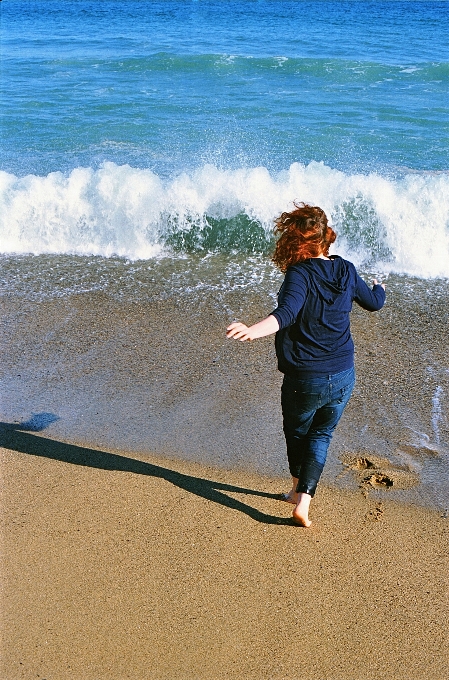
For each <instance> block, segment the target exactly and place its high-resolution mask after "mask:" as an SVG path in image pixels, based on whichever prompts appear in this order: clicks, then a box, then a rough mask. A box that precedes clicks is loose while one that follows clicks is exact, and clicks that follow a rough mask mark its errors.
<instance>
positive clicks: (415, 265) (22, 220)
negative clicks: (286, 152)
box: [0, 162, 449, 278]
mask: <svg viewBox="0 0 449 680" xmlns="http://www.w3.org/2000/svg"><path fill="white" fill-rule="evenodd" d="M293 201H305V202H309V203H313V204H315V205H320V206H321V207H323V209H324V210H325V211H326V212H327V214H328V215H329V217H330V219H331V221H332V223H333V225H334V227H335V229H336V230H337V232H338V235H339V239H338V242H337V246H338V247H336V251H337V252H339V253H340V254H342V255H344V256H346V257H348V258H350V259H352V260H353V261H354V262H355V264H356V265H358V266H360V265H364V266H369V267H380V268H382V271H385V272H394V273H404V274H409V275H412V276H418V277H424V278H428V277H448V276H449V174H447V173H424V172H422V173H410V174H406V175H405V176H403V177H401V178H396V179H392V178H387V177H382V176H380V175H377V174H369V175H362V174H353V175H350V174H346V173H344V172H341V171H339V170H335V169H333V168H330V167H328V166H326V165H324V164H323V163H316V162H313V163H310V164H309V165H302V164H300V163H294V164H293V165H291V166H290V168H289V169H288V170H286V171H283V172H280V173H278V174H276V175H274V174H270V172H269V171H268V169H267V168H265V167H256V168H240V169H237V170H223V169H219V168H217V167H215V166H212V165H205V166H203V167H201V168H198V169H197V170H196V171H193V172H190V173H187V172H184V173H180V174H179V175H178V176H176V177H174V178H172V179H169V180H164V179H162V178H160V177H158V176H157V175H156V174H155V173H154V172H152V171H151V170H149V169H138V168H133V167H130V166H128V165H123V166H118V165H115V164H114V163H111V162H108V163H104V164H103V165H102V166H101V167H100V168H99V169H97V170H94V169H92V168H75V169H74V170H72V171H71V172H70V173H68V174H64V173H61V172H55V173H50V174H49V175H47V176H44V177H40V176H36V175H28V176H26V177H23V178H18V177H15V176H14V175H11V174H9V173H6V172H1V173H0V210H1V215H2V217H1V252H2V253H4V254H26V253H29V254H36V255H37V254H43V253H47V254H76V255H100V256H103V257H111V256H119V257H125V258H128V259H131V260H138V259H148V258H152V257H155V256H158V255H160V254H162V253H163V254H164V255H167V254H170V252H178V253H179V252H220V251H222V252H227V253H230V252H240V253H248V254H249V253H251V254H257V253H264V252H268V251H269V250H270V248H271V247H272V243H273V220H274V218H275V217H276V216H277V215H279V214H280V213H281V212H282V211H283V210H288V209H291V208H292V206H293Z"/></svg>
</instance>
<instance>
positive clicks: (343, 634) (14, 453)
mask: <svg viewBox="0 0 449 680" xmlns="http://www.w3.org/2000/svg"><path fill="white" fill-rule="evenodd" d="M5 440H7V442H8V447H7V448H3V449H1V470H2V478H3V480H2V487H3V494H2V523H3V526H2V562H3V566H2V572H3V579H2V581H3V585H2V598H1V599H2V612H3V613H2V637H3V642H2V661H1V673H0V674H1V677H2V678H4V679H5V680H16V679H17V680H19V678H20V679H22V678H23V679H28V678H41V679H42V680H44V679H45V680H51V679H52V678H55V679H58V680H64V679H66V678H67V679H69V678H70V679H72V678H77V680H79V679H82V680H124V679H125V678H129V679H131V680H145V679H147V678H151V679H155V680H156V679H157V680H159V679H161V680H162V679H167V680H169V679H174V678H188V679H192V680H215V679H217V680H218V678H236V679H237V678H239V679H241V678H248V679H254V680H260V679H262V678H267V679H270V680H284V679H287V678H291V677H303V678H307V679H308V680H371V679H373V680H374V678H376V680H377V679H380V678H385V679H389V680H390V679H391V678H394V679H395V680H415V679H416V680H418V679H420V678H424V677H425V678H428V679H429V680H444V678H446V677H448V674H449V664H448V657H447V642H448V639H447V625H446V621H447V605H448V576H447V574H448V561H447V537H448V534H447V527H448V519H447V517H446V516H445V515H444V514H442V513H441V512H438V511H436V510H431V509H425V508H419V507H412V506H407V505H404V504H398V503H396V502H394V501H390V500H389V499H386V500H383V501H379V500H377V499H375V498H372V497H370V496H369V495H368V496H367V497H366V496H364V495H363V494H362V493H361V492H360V491H359V492H355V491H346V490H338V489H335V488H334V489H331V488H328V487H326V486H323V485H321V487H320V489H319V492H318V493H317V497H316V499H315V502H314V506H313V511H312V519H313V521H314V523H313V525H312V527H311V528H310V529H300V528H298V527H295V526H293V525H292V524H291V522H290V519H289V518H290V511H291V508H290V506H289V505H288V504H286V503H283V502H282V501H280V500H278V499H277V497H276V496H277V494H278V493H279V492H280V491H282V490H284V489H285V482H284V480H281V479H277V478H269V477H262V476H255V475H250V474H248V473H246V474H244V473H235V472H230V471H225V470H218V469H213V468H210V467H205V466H200V465H198V464H195V463H187V462H182V461H170V460H168V459H160V458H157V457H154V456H150V455H148V456H145V457H143V456H139V457H136V456H135V455H133V456H129V455H126V454H120V455H119V454H117V453H109V452H107V451H98V450H94V449H85V448H82V447H76V446H73V445H69V444H65V443H62V442H56V441H52V440H50V439H48V438H46V437H44V436H43V435H41V434H33V433H28V432H20V431H17V430H13V429H11V430H10V431H9V432H7V433H4V435H3V441H5Z"/></svg>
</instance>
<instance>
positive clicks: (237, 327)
mask: <svg viewBox="0 0 449 680" xmlns="http://www.w3.org/2000/svg"><path fill="white" fill-rule="evenodd" d="M226 337H227V338H234V340H241V341H242V342H244V341H245V340H254V338H252V337H251V332H250V329H249V328H248V326H245V324H244V323H240V322H239V321H236V322H235V323H231V325H230V326H228V327H227V329H226Z"/></svg>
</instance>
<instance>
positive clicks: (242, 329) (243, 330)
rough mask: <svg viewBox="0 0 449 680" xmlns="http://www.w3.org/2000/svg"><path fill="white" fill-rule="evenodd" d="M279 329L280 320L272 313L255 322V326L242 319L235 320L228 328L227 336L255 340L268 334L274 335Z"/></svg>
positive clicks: (242, 339) (241, 339)
mask: <svg viewBox="0 0 449 680" xmlns="http://www.w3.org/2000/svg"><path fill="white" fill-rule="evenodd" d="M278 330H279V323H278V320H277V319H276V318H275V317H274V316H272V315H271V314H270V316H267V318H266V319H263V321H259V322H258V323H255V324H254V325H253V326H249V328H248V326H246V325H245V324H244V323H240V321H234V323H231V325H230V326H228V327H227V329H226V337H228V338H234V340H240V341H241V342H244V341H245V340H255V339H256V338H264V337H265V336H266V335H272V333H276V332H277V331H278Z"/></svg>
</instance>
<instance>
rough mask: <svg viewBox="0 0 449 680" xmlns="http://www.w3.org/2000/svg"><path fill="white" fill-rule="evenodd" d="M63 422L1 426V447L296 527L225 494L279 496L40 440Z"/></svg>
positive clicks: (41, 417) (37, 419) (44, 418)
mask: <svg viewBox="0 0 449 680" xmlns="http://www.w3.org/2000/svg"><path fill="white" fill-rule="evenodd" d="M56 420H59V418H58V417H57V416H54V415H53V414H51V413H40V414H35V415H34V416H33V417H32V418H31V419H30V420H29V421H27V422H23V423H15V424H12V423H0V446H2V447H3V448H5V449H10V450H11V451H19V452H21V453H28V454H30V455H32V456H41V457H43V458H50V459H52V460H60V461H62V462H64V463H70V464H71V465H83V466H86V467H92V468H99V469H101V470H119V471H122V472H132V473H134V474H136V475H149V476H151V477H160V478H161V479H165V480H167V482H170V483H171V484H174V485H175V486H178V487H179V488H180V489H185V490H186V491H189V492H190V493H193V494H195V495H196V496H201V497H202V498H206V499H207V500H209V501H213V502H214V503H219V504H220V505H224V506H225V507H227V508H232V509H233V510H239V511H240V512H243V513H244V514H245V515H248V516H249V517H251V518H252V519H254V520H255V521H257V522H263V523H264V524H286V525H292V524H293V522H292V520H291V519H288V518H283V517H275V516H272V515H266V514H265V513H263V512H260V510H256V509H255V508H252V507H251V506H250V505H246V503H242V502H241V501H239V500H236V499H235V498H232V497H231V496H228V495H226V493H223V492H224V491H229V492H231V493H242V494H247V495H251V496H263V497H265V498H277V499H279V498H280V495H279V494H272V493H265V492H263V491H255V490H253V489H245V488H242V487H239V486H233V485H232V484H222V483H221V482H214V481H212V480H209V479H202V478H201V477H193V476H191V475H185V474H182V473H181V472H176V471H175V470H170V469H169V468H165V467H161V466H160V465H154V464H153V463H146V462H144V461H140V460H136V459H134V458H128V457H126V456H120V455H118V454H115V453H108V452H107V451H97V450H95V449H88V448H85V447H82V446H75V445H73V444H65V443H64V442H58V441H55V440H53V439H47V438H45V437H42V436H36V435H35V434H32V432H39V431H42V430H44V429H45V428H46V427H48V425H50V424H51V423H52V422H55V421H56Z"/></svg>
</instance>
